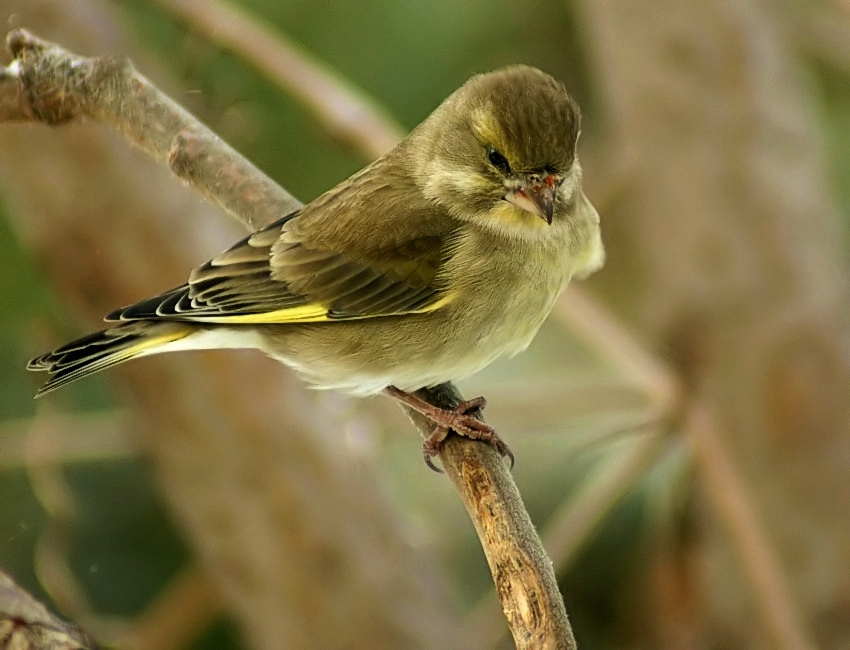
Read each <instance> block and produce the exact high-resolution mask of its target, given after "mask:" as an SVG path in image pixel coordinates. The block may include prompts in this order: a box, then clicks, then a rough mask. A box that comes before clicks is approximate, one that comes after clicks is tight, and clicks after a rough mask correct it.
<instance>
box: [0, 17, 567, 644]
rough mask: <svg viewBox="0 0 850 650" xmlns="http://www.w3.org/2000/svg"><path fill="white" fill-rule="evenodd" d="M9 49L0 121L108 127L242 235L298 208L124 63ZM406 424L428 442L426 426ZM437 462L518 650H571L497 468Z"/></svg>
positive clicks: (440, 396) (556, 602)
mask: <svg viewBox="0 0 850 650" xmlns="http://www.w3.org/2000/svg"><path fill="white" fill-rule="evenodd" d="M8 45H9V49H10V51H11V52H12V54H13V55H14V56H15V57H16V60H15V62H13V63H12V65H10V66H9V68H7V74H5V75H2V76H0V110H2V111H3V112H2V114H0V121H4V120H6V121H9V120H21V119H24V120H28V121H40V122H45V123H48V124H61V123H64V122H66V121H68V120H71V119H74V118H77V117H81V116H87V117H91V118H94V119H96V120H99V121H102V122H104V123H107V124H109V125H111V126H113V127H114V128H115V129H117V130H118V131H120V132H122V133H124V134H125V135H126V136H127V137H128V138H129V139H130V140H131V141H132V142H133V143H134V144H136V145H137V146H139V147H140V148H142V149H143V150H144V151H146V152H147V153H149V154H150V155H151V156H152V157H154V158H155V159H157V160H160V161H167V162H168V164H169V166H170V167H171V169H172V170H173V171H174V173H175V174H177V175H178V176H179V177H180V178H182V179H183V180H185V181H186V182H187V183H189V184H191V185H193V186H194V187H195V188H196V189H197V190H199V191H200V192H201V193H202V194H204V195H205V196H208V197H210V198H212V199H213V200H215V201H217V202H218V203H219V204H220V205H221V206H222V207H223V208H224V209H225V210H226V211H227V212H228V213H229V214H230V215H231V216H233V217H235V218H236V219H237V220H239V221H241V222H242V223H243V224H244V225H246V226H247V227H249V228H250V229H256V228H258V227H261V226H262V225H264V224H267V223H270V222H271V221H272V220H273V219H275V218H277V217H279V216H280V215H281V214H282V213H285V212H287V211H290V210H291V209H293V208H294V207H296V206H297V202H296V201H295V199H293V198H292V197H291V196H290V195H289V194H287V193H286V192H285V191H284V190H282V189H281V188H279V187H278V186H277V185H276V184H275V183H274V182H273V181H272V180H271V179H269V178H268V177H267V176H265V175H264V174H263V173H262V172H260V171H259V170H257V169H256V168H255V167H254V166H253V165H252V164H251V163H249V162H248V161H247V160H245V159H244V158H243V157H242V156H240V155H239V154H238V153H236V152H235V151H233V150H232V149H231V148H230V147H228V146H227V145H226V144H224V143H223V142H222V141H221V140H220V139H218V138H217V137H216V136H215V135H214V134H213V133H212V132H211V131H209V130H208V129H207V128H206V127H204V126H203V125H202V124H200V123H199V122H198V121H197V120H196V119H195V118H193V117H192V116H191V115H190V114H189V113H188V112H186V111H185V110H184V109H182V108H181V107H180V106H178V105H177V104H176V103H175V102H173V101H172V100H170V99H169V98H167V97H165V96H164V95H163V94H162V93H161V92H160V91H158V90H157V89H156V88H155V87H154V86H153V85H151V84H150V82H148V81H147V80H146V79H145V78H144V77H142V76H141V75H139V74H138V73H136V72H135V70H134V69H133V67H132V66H131V65H130V63H129V62H127V61H126V60H119V59H113V58H81V57H77V56H75V55H73V54H71V53H69V52H66V51H65V50H62V49H61V48H59V47H57V46H55V45H52V44H50V43H47V42H44V41H42V40H39V39H37V38H36V37H34V36H32V35H31V34H29V33H27V32H25V31H23V30H16V31H13V32H11V33H10V34H9V37H8ZM13 98H18V104H17V105H16V104H15V102H14V101H13ZM427 397H428V399H429V400H430V401H432V403H434V404H435V405H436V406H440V407H443V408H452V407H454V406H455V405H456V404H457V403H458V402H459V401H461V398H460V395H459V393H458V392H457V390H456V389H455V388H454V386H452V385H451V384H444V385H442V386H439V387H437V388H435V389H432V390H429V391H427ZM411 417H412V419H413V420H414V422H415V423H416V425H417V427H418V428H419V430H420V432H421V433H422V434H423V436H427V435H430V424H428V423H426V422H424V421H422V420H421V419H420V418H419V417H418V416H416V415H412V416H411ZM440 457H441V460H442V463H443V465H444V467H445V469H446V473H447V474H448V475H449V477H450V478H451V479H452V481H453V482H454V483H455V485H456V486H457V488H458V490H459V492H460V494H461V498H462V499H463V501H464V504H465V505H466V507H467V510H468V512H469V514H470V516H471V517H472V519H473V523H474V525H475V528H476V531H478V534H479V537H480V540H481V544H482V546H483V548H484V552H485V555H486V556H487V559H488V562H489V564H490V568H491V572H492V574H493V577H494V580H495V583H496V588H497V592H498V595H499V597H500V599H501V602H502V608H503V610H504V612H505V615H506V617H507V619H508V623H509V626H510V628H511V631H512V633H513V636H514V640H515V642H516V645H517V647H518V648H530V647H535V648H536V647H548V648H574V647H575V641H574V639H573V637H572V632H571V630H570V626H569V622H568V620H567V616H566V612H565V610H564V605H563V599H562V598H561V596H560V594H559V592H558V587H557V582H556V580H555V575H554V571H553V570H552V565H551V562H550V561H549V559H548V558H547V556H546V554H545V552H544V551H543V548H542V545H541V544H540V540H539V537H538V535H537V533H536V531H535V530H534V527H533V525H532V524H531V521H530V519H529V517H528V514H527V513H526V511H525V509H524V507H523V505H522V500H521V498H520V496H519V492H518V490H517V488H516V485H515V484H514V482H513V479H512V477H511V475H510V472H509V471H508V469H507V468H506V466H505V465H504V463H503V462H502V459H501V458H500V457H499V455H498V454H496V453H495V452H494V451H493V450H492V449H491V448H490V447H488V446H487V445H481V444H476V443H474V442H471V441H467V440H463V439H460V438H457V437H450V438H449V439H448V440H447V443H446V444H445V446H444V449H443V451H442V453H441V455H440Z"/></svg>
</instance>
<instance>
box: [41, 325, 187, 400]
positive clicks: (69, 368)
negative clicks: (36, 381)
mask: <svg viewBox="0 0 850 650" xmlns="http://www.w3.org/2000/svg"><path fill="white" fill-rule="evenodd" d="M193 331H194V329H193V327H192V326H191V325H188V324H186V323H178V322H173V321H172V322H158V323H157V322H152V321H136V322H132V323H125V324H122V325H117V326H115V327H110V328H109V329H106V330H103V331H101V332H95V333H94V334H89V335H88V336H84V337H82V338H79V339H77V340H76V341H71V342H70V343H68V344H67V345H63V346H62V347H61V348H57V349H56V350H53V352H48V353H47V354H43V355H41V356H40V357H37V358H35V359H33V360H32V361H30V362H29V363H28V364H27V369H28V370H35V371H38V372H48V373H50V378H49V379H48V380H47V382H46V383H45V384H44V386H42V387H41V388H40V389H39V390H38V392H37V393H36V397H40V396H41V395H44V394H46V393H49V392H50V391H52V390H55V389H57V388H59V387H60V386H64V385H65V384H67V383H70V382H72V381H76V380H77V379H80V378H82V377H86V376H88V375H90V374H92V373H95V372H98V371H99V370H103V369H104V368H110V367H112V366H114V365H116V364H119V363H122V362H124V361H127V360H128V359H133V358H135V357H139V356H143V355H147V354H152V353H155V352H160V351H164V349H158V348H160V346H164V345H165V344H166V343H171V342H173V341H179V340H180V339H183V338H185V337H187V336H189V335H190V334H192V333H193ZM165 347H166V348H167V346H165Z"/></svg>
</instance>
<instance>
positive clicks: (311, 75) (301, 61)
mask: <svg viewBox="0 0 850 650" xmlns="http://www.w3.org/2000/svg"><path fill="white" fill-rule="evenodd" d="M158 4H159V5H160V6H161V7H162V8H163V9H165V10H166V11H168V12H170V13H172V14H174V15H175V16H177V17H178V18H180V19H181V20H183V21H185V22H186V23H187V24H188V25H190V26H191V27H192V29H194V30H197V31H198V32H200V33H202V34H203V35H204V36H206V37H207V38H208V39H209V40H210V41H212V42H213V43H216V44H217V45H219V46H221V47H223V48H225V49H228V50H232V51H233V52H235V53H237V54H238V55H239V56H241V57H242V58H244V59H245V60H246V61H248V62H249V63H250V64H251V65H253V66H254V67H255V68H256V69H257V70H259V71H260V72H262V73H263V74H265V75H266V77H268V78H269V79H270V80H271V81H272V82H274V83H275V84H277V85H279V86H281V87H282V88H285V89H286V90H287V91H288V92H289V93H290V94H292V95H293V96H294V97H295V98H296V99H297V100H298V101H300V102H301V103H302V104H303V105H304V106H305V107H307V109H308V110H309V111H310V112H311V113H312V114H313V115H314V116H315V117H316V118H317V119H318V120H319V122H321V124H322V126H323V128H324V129H325V130H326V131H327V132H328V133H330V135H331V136H332V137H333V138H335V139H336V140H337V141H339V142H341V143H342V144H344V145H345V146H348V147H350V148H351V149H353V150H354V151H356V152H357V153H359V154H360V155H361V156H363V157H364V158H365V159H366V160H367V161H371V160H373V159H374V158H377V157H379V156H381V155H382V154H385V153H386V152H387V151H389V150H390V149H392V148H393V147H394V146H395V145H396V144H397V143H398V141H399V140H401V138H402V137H403V136H404V130H403V129H402V128H401V126H400V125H399V124H398V123H397V122H396V121H395V120H393V119H392V118H391V117H390V116H389V115H388V114H387V113H386V112H385V111H384V110H382V109H381V108H380V107H379V106H378V105H377V103H376V102H374V101H373V100H372V99H371V98H369V97H368V96H367V95H366V94H365V93H363V92H362V91H361V90H360V89H358V88H355V87H354V86H353V85H351V84H349V83H347V82H346V81H345V80H343V79H342V78H341V76H340V75H339V74H336V73H335V72H334V71H333V70H331V69H330V68H329V67H328V66H327V65H325V64H323V63H321V62H319V61H317V60H316V59H315V58H313V57H312V56H310V55H309V54H308V53H307V52H306V51H304V50H303V49H302V48H300V47H298V46H297V45H296V44H295V43H293V42H292V41H291V40H289V39H288V38H286V37H285V36H284V35H283V34H282V33H281V32H279V31H276V30H274V29H273V28H272V27H271V26H269V25H268V24H266V23H264V22H263V21H262V20H261V19H260V18H258V17H254V16H251V15H250V14H249V13H248V11H247V10H246V9H245V8H244V7H236V6H234V5H233V4H231V3H228V2H224V1H223V0H158Z"/></svg>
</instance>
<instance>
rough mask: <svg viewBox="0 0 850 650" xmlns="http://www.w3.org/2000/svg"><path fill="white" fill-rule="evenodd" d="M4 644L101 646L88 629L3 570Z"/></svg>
mask: <svg viewBox="0 0 850 650" xmlns="http://www.w3.org/2000/svg"><path fill="white" fill-rule="evenodd" d="M0 644H2V645H3V647H4V648H34V649H38V648H53V649H54V650H77V649H80V648H91V649H92V650H93V649H95V648H98V647H99V646H98V645H97V644H96V643H95V642H94V640H93V639H91V637H89V636H88V635H87V634H86V633H85V632H83V631H82V630H80V629H78V628H77V627H75V626H74V625H72V624H70V623H66V622H65V621H63V620H62V619H60V618H58V617H57V616H54V615H53V614H51V613H50V612H49V611H48V610H47V608H46V607H45V606H44V605H42V604H41V603H40V602H38V601H37V600H36V599H35V598H33V597H32V596H31V595H30V594H28V593H27V592H26V591H24V590H23V589H21V587H20V586H19V585H18V584H16V583H15V581H14V580H12V579H11V578H10V577H9V576H8V575H6V574H5V573H4V572H3V571H0Z"/></svg>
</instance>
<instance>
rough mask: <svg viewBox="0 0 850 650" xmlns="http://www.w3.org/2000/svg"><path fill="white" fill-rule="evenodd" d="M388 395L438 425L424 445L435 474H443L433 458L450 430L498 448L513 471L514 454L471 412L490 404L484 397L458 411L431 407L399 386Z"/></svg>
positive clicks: (391, 388) (469, 402) (427, 462)
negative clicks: (508, 461)
mask: <svg viewBox="0 0 850 650" xmlns="http://www.w3.org/2000/svg"><path fill="white" fill-rule="evenodd" d="M384 393H385V394H387V395H389V396H390V397H394V398H395V399H397V400H398V401H399V402H401V403H402V404H405V405H407V406H409V407H410V408H412V409H413V410H414V411H417V412H418V413H421V414H422V415H424V416H425V417H426V418H428V419H429V420H430V421H431V422H433V423H434V424H435V425H436V427H435V429H434V431H433V432H432V433H431V435H430V436H428V438H427V439H426V440H425V442H424V443H423V445H422V453H423V455H424V456H425V464H426V465H428V467H430V468H431V469H433V470H434V471H435V472H439V471H440V470H439V469H438V468H437V467H436V466H435V465H434V463H433V461H432V460H431V459H432V458H434V456H436V455H437V454H439V453H440V449H441V448H442V446H443V443H444V442H445V440H446V437H447V436H448V435H449V430H451V431H454V432H455V433H456V434H458V435H459V436H463V437H464V438H469V439H470V440H480V441H481V442H486V443H487V444H488V445H491V446H492V447H494V448H495V449H496V451H498V452H499V453H500V454H501V455H502V457H503V458H504V457H507V458H509V459H510V461H511V468H513V466H514V455H513V452H511V450H510V448H509V447H508V446H507V445H506V444H505V443H504V442H503V441H502V439H501V438H500V437H499V434H497V433H496V430H495V429H494V428H493V427H491V426H490V425H489V424H487V423H486V422H482V421H481V420H479V419H477V418H476V417H474V416H473V415H472V414H471V411H476V410H481V409H483V408H484V406H485V405H486V404H487V400H485V399H484V398H483V397H476V398H475V399H470V400H466V401H463V402H461V403H460V404H458V405H457V406H456V407H455V408H454V409H443V408H440V407H438V406H434V405H433V404H429V403H428V402H426V401H425V400H424V399H421V398H419V397H417V396H416V395H414V394H413V393H408V392H405V391H403V390H401V389H399V388H396V387H395V386H387V388H385V389H384Z"/></svg>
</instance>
